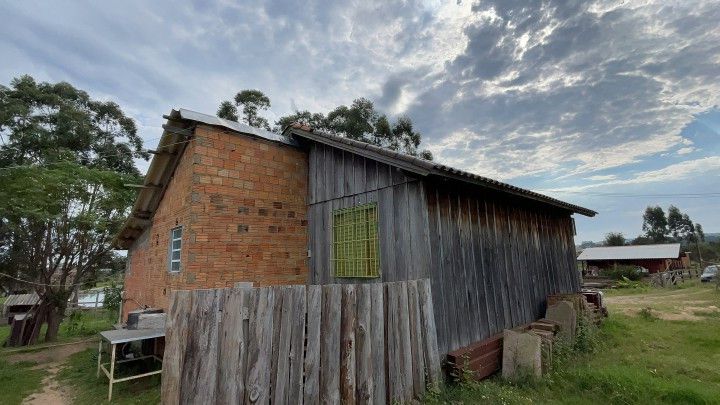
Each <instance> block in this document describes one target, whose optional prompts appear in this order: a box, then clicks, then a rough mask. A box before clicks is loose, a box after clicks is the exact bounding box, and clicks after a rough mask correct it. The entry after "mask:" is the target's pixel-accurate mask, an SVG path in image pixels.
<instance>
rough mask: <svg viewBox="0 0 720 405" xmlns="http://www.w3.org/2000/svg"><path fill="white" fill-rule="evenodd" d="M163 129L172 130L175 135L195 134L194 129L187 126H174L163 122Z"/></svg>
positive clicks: (189, 135)
mask: <svg viewBox="0 0 720 405" xmlns="http://www.w3.org/2000/svg"><path fill="white" fill-rule="evenodd" d="M162 127H163V129H164V130H165V131H167V132H170V133H172V134H175V135H180V136H185V137H191V136H193V131H192V130H189V129H185V128H179V127H174V126H171V125H167V124H163V126H162Z"/></svg>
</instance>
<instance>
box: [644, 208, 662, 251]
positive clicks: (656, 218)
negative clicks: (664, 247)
mask: <svg viewBox="0 0 720 405" xmlns="http://www.w3.org/2000/svg"><path fill="white" fill-rule="evenodd" d="M642 229H643V231H645V235H646V236H647V237H648V238H649V239H651V240H652V241H653V242H654V243H660V242H665V241H666V240H667V235H668V220H667V217H666V216H665V211H663V209H662V208H661V207H660V206H655V207H647V208H646V209H645V214H644V215H643V227H642Z"/></svg>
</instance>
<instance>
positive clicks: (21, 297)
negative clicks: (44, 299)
mask: <svg viewBox="0 0 720 405" xmlns="http://www.w3.org/2000/svg"><path fill="white" fill-rule="evenodd" d="M38 301H40V297H38V295H37V294H36V293H32V294H14V295H10V296H8V297H7V299H6V300H5V302H4V303H3V306H4V307H5V308H8V307H11V306H15V305H35V304H37V303H38Z"/></svg>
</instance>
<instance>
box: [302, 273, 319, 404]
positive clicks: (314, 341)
mask: <svg viewBox="0 0 720 405" xmlns="http://www.w3.org/2000/svg"><path fill="white" fill-rule="evenodd" d="M322 318H323V314H322V287H321V286H319V285H309V286H307V343H306V348H305V361H304V363H305V367H304V369H305V385H304V387H303V399H304V401H303V402H304V403H306V404H317V403H319V402H320V326H321V320H322Z"/></svg>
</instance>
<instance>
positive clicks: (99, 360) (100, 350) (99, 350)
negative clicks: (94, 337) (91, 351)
mask: <svg viewBox="0 0 720 405" xmlns="http://www.w3.org/2000/svg"><path fill="white" fill-rule="evenodd" d="M101 360H102V339H100V343H99V344H98V366H97V375H96V377H97V378H100V364H101Z"/></svg>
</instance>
